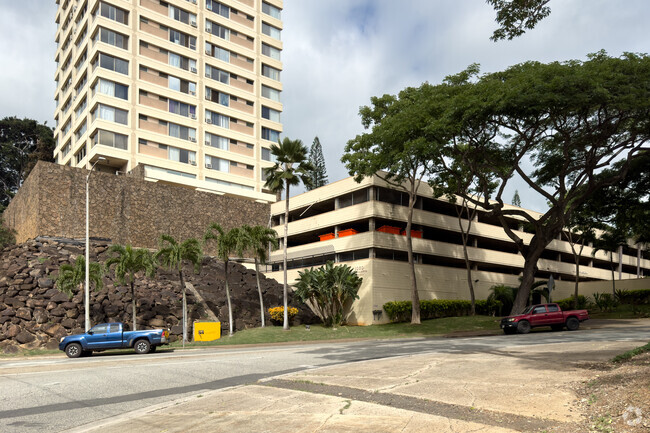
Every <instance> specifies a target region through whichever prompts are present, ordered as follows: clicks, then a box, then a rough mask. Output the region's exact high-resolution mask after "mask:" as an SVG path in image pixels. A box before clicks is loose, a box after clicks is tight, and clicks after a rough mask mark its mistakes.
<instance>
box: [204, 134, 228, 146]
mask: <svg viewBox="0 0 650 433" xmlns="http://www.w3.org/2000/svg"><path fill="white" fill-rule="evenodd" d="M205 145H206V146H210V147H216V148H217V149H221V150H230V141H229V140H228V139H227V138H226V137H222V136H220V135H215V134H210V133H209V132H206V133H205Z"/></svg>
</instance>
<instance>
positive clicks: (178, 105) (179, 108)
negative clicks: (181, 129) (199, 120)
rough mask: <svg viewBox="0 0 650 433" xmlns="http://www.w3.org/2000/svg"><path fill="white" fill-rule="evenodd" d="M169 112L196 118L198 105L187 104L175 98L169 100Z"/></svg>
mask: <svg viewBox="0 0 650 433" xmlns="http://www.w3.org/2000/svg"><path fill="white" fill-rule="evenodd" d="M169 112H170V113H174V114H180V115H181V116H185V117H192V118H196V106H195V105H189V104H185V103H183V102H180V101H175V100H173V99H170V100H169Z"/></svg>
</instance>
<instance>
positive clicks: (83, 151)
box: [74, 145, 86, 165]
mask: <svg viewBox="0 0 650 433" xmlns="http://www.w3.org/2000/svg"><path fill="white" fill-rule="evenodd" d="M85 157H86V146H85V145H84V146H83V147H82V148H81V149H80V150H79V152H77V153H76V154H75V156H74V159H75V162H76V163H77V165H79V163H80V162H81V161H82V160H83V159H84V158H85Z"/></svg>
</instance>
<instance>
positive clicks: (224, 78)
mask: <svg viewBox="0 0 650 433" xmlns="http://www.w3.org/2000/svg"><path fill="white" fill-rule="evenodd" d="M205 76H206V77H208V78H212V79H213V80H215V81H219V82H220V83H223V84H230V74H229V73H228V72H224V71H222V70H221V69H217V68H215V67H212V66H210V65H205Z"/></svg>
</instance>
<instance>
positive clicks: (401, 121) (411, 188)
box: [341, 84, 447, 324]
mask: <svg viewBox="0 0 650 433" xmlns="http://www.w3.org/2000/svg"><path fill="white" fill-rule="evenodd" d="M432 90H433V89H432V87H431V86H429V85H427V84H424V85H422V86H421V87H419V88H407V89H404V90H402V91H401V92H400V93H399V95H397V96H393V95H384V96H382V97H373V98H371V105H370V106H364V107H361V109H360V110H359V114H360V116H361V123H362V124H363V126H364V127H365V128H366V129H369V130H370V131H369V132H367V133H364V134H360V135H357V136H356V137H355V138H354V139H352V140H350V141H348V143H347V146H346V147H345V154H344V155H343V157H342V159H341V160H342V161H343V162H344V163H345V166H346V168H347V169H348V172H349V173H350V175H353V176H354V178H355V180H356V181H357V182H361V181H362V180H363V179H364V178H365V177H370V176H375V175H376V176H378V177H379V178H381V179H382V180H384V181H385V182H386V183H388V184H389V185H391V186H392V187H394V188H396V189H398V190H400V191H402V192H404V193H406V195H407V196H408V204H407V212H406V215H405V217H406V218H405V219H406V248H407V253H408V263H409V269H410V285H411V301H412V305H413V308H412V310H411V323H412V324H419V323H420V297H419V294H418V287H417V279H416V276H415V260H414V254H413V241H412V236H411V234H412V226H413V208H414V207H415V204H416V200H417V193H418V188H419V186H420V183H421V182H422V181H423V179H428V176H429V175H430V174H431V173H432V172H434V171H436V170H437V167H438V165H439V159H440V158H439V156H440V155H441V150H442V146H443V145H444V144H445V143H446V137H447V136H446V135H445V131H444V130H441V129H439V128H435V127H433V126H432V125H433V121H434V119H435V115H436V114H438V113H434V112H431V111H430V110H428V109H429V108H431V107H432V106H433V105H428V101H437V99H438V95H437V94H436V93H435V92H432Z"/></svg>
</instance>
